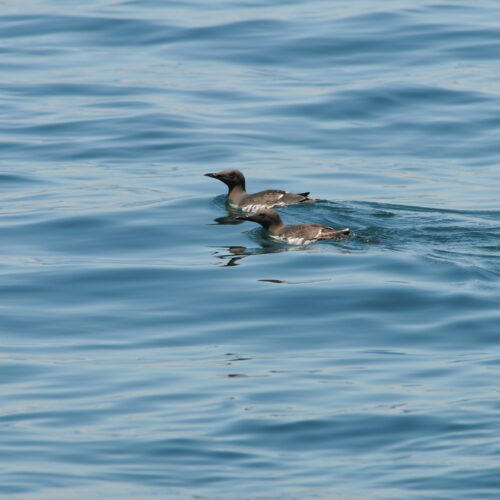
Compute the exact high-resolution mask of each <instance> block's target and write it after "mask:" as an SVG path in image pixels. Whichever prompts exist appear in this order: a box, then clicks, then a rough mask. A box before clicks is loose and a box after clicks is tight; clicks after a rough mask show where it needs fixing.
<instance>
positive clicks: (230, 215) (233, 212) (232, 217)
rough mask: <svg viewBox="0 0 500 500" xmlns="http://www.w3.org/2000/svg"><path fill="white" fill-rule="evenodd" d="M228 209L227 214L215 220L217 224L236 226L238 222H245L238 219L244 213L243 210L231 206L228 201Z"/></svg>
mask: <svg viewBox="0 0 500 500" xmlns="http://www.w3.org/2000/svg"><path fill="white" fill-rule="evenodd" d="M226 210H227V215H224V216H223V217H217V218H216V219H214V222H215V223H216V224H223V225H234V226H236V225H237V224H243V222H245V221H244V220H238V219H237V217H240V216H241V214H242V212H241V210H238V209H236V208H233V207H231V205H229V204H228V203H226Z"/></svg>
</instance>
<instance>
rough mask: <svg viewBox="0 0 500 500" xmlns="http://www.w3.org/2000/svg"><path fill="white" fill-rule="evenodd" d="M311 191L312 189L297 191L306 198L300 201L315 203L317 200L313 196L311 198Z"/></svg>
mask: <svg viewBox="0 0 500 500" xmlns="http://www.w3.org/2000/svg"><path fill="white" fill-rule="evenodd" d="M309 193H310V191H307V193H297V194H299V195H300V196H303V197H304V199H303V200H300V202H299V203H315V202H316V201H317V200H314V199H313V198H309Z"/></svg>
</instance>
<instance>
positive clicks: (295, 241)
mask: <svg viewBox="0 0 500 500" xmlns="http://www.w3.org/2000/svg"><path fill="white" fill-rule="evenodd" d="M269 237H270V238H272V239H273V240H276V241H279V242H280V243H288V244H289V245H309V243H312V242H313V241H314V240H306V239H305V238H287V237H286V236H277V235H275V234H269Z"/></svg>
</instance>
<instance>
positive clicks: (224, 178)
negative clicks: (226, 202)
mask: <svg viewBox="0 0 500 500" xmlns="http://www.w3.org/2000/svg"><path fill="white" fill-rule="evenodd" d="M205 175H206V176H207V177H213V178H214V179H219V180H220V181H221V182H223V183H224V184H225V185H226V186H227V187H228V188H229V189H232V188H234V187H236V186H239V187H241V188H242V189H243V190H245V177H244V175H243V174H242V173H241V172H240V171H239V170H222V171H221V172H210V173H208V174H205Z"/></svg>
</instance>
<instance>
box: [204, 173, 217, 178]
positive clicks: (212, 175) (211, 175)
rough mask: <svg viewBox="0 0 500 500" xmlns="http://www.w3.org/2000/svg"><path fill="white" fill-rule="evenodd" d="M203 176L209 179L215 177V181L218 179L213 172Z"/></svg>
mask: <svg viewBox="0 0 500 500" xmlns="http://www.w3.org/2000/svg"><path fill="white" fill-rule="evenodd" d="M203 175H206V176H207V177H213V178H214V179H217V178H218V177H217V174H215V173H213V172H209V173H208V174H203Z"/></svg>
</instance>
